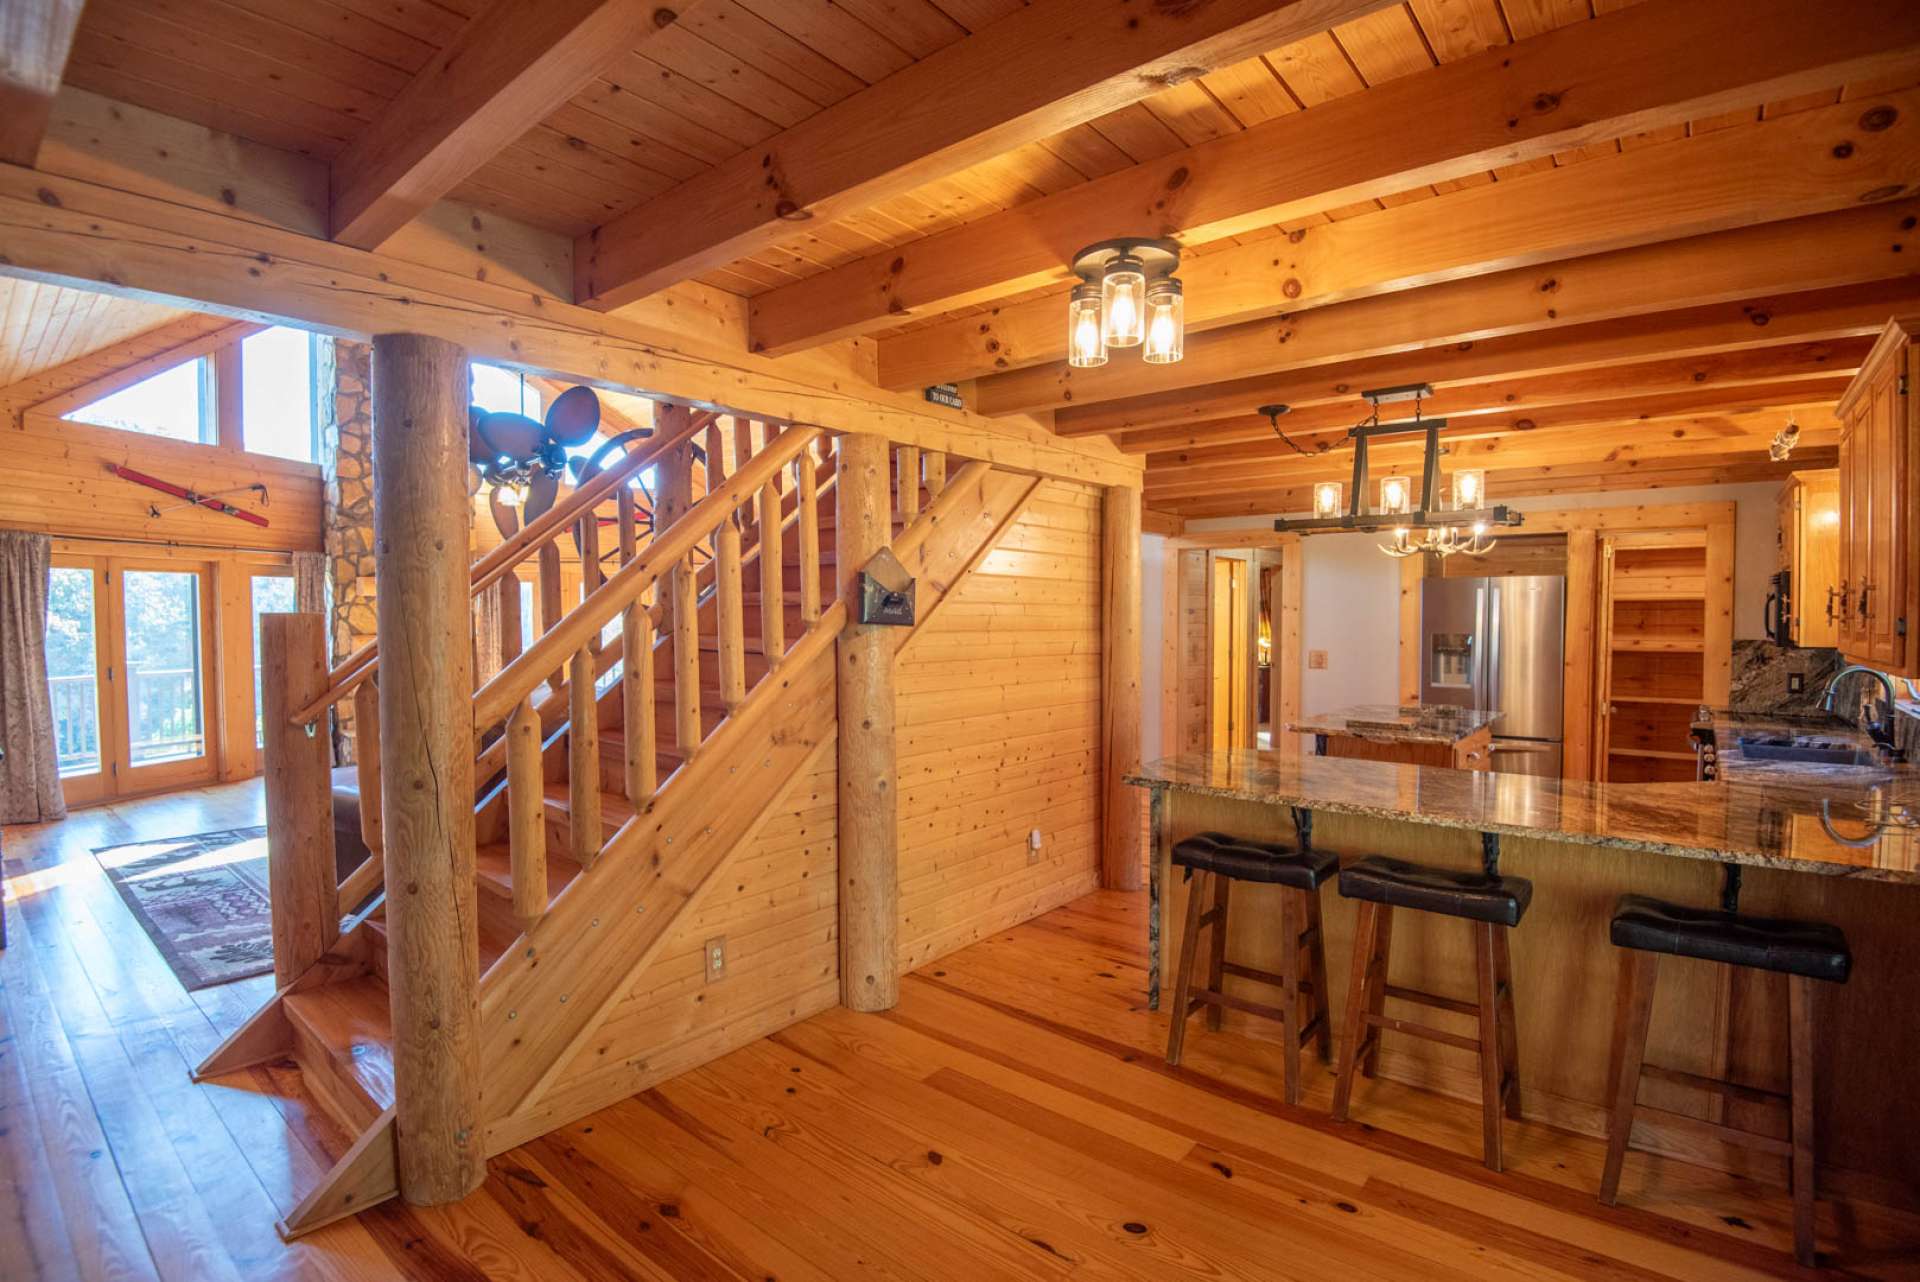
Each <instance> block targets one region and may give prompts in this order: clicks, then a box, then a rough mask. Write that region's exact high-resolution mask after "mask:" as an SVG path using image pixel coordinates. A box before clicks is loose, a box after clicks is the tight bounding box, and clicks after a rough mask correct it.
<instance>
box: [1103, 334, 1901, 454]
mask: <svg viewBox="0 0 1920 1282" xmlns="http://www.w3.org/2000/svg"><path fill="white" fill-rule="evenodd" d="M1873 342H1874V339H1873V337H1872V336H1871V335H1865V334H1863V335H1861V336H1860V337H1858V338H1845V339H1839V340H1836V341H1833V342H1814V343H1785V344H1781V345H1778V346H1774V347H1756V348H1752V349H1750V350H1747V351H1742V352H1727V353H1721V354H1717V355H1711V356H1681V357H1674V358H1671V359H1667V360H1652V361H1640V362H1636V363H1634V364H1628V365H1603V366H1596V367H1594V368H1590V369H1581V370H1567V371H1560V372H1555V373H1552V374H1537V375H1533V376H1530V377H1521V378H1493V379H1485V380H1480V381H1477V382H1467V383H1453V384H1450V385H1447V386H1442V387H1436V388H1435V389H1434V394H1433V395H1432V396H1430V397H1428V398H1426V399H1425V400H1424V401H1423V402H1422V403H1421V407H1420V408H1421V412H1422V414H1423V415H1424V416H1425V417H1427V418H1445V419H1447V420H1448V421H1449V422H1450V424H1451V427H1450V428H1449V432H1450V434H1451V435H1454V436H1467V435H1473V434H1484V433H1485V432H1487V431H1492V430H1506V429H1505V428H1504V427H1490V426H1488V425H1490V424H1508V423H1511V424H1512V425H1513V427H1514V428H1515V429H1517V430H1521V431H1525V430H1527V429H1528V428H1530V427H1533V426H1536V425H1537V422H1538V420H1537V419H1536V418H1535V417H1534V416H1535V415H1537V414H1541V413H1545V414H1547V415H1549V416H1551V415H1552V413H1553V411H1555V410H1558V409H1562V408H1564V407H1566V406H1570V405H1587V404H1593V403H1597V402H1602V401H1609V400H1611V401H1618V400H1622V399H1626V398H1635V397H1639V398H1644V397H1649V396H1679V395H1686V396H1690V397H1694V398H1701V399H1697V400H1696V402H1695V403H1696V404H1709V403H1714V402H1711V401H1709V400H1708V399H1705V398H1714V397H1718V398H1721V399H1723V400H1726V401H1738V400H1742V399H1746V398H1748V397H1750V396H1751V395H1752V394H1753V393H1752V392H1751V391H1750V390H1749V389H1751V388H1756V387H1784V386H1793V385H1795V384H1796V383H1821V384H1825V383H1830V382H1832V381H1833V380H1834V379H1836V378H1839V379H1845V378H1848V377H1851V376H1852V375H1853V374H1854V373H1855V372H1856V371H1857V370H1858V369H1859V367H1860V362H1861V361H1862V360H1864V359H1865V357H1866V354H1867V352H1868V351H1869V350H1870V349H1871V348H1872V346H1873ZM1368 386H1371V387H1380V386H1390V384H1378V383H1369V384H1368ZM1384 409H1385V412H1384V414H1383V417H1384V418H1385V420H1387V421H1390V422H1398V421H1401V420H1404V419H1410V418H1412V417H1413V414H1412V406H1411V405H1408V404H1397V405H1388V406H1386V407H1384ZM1367 413H1368V406H1367V404H1366V402H1364V401H1362V400H1361V399H1360V397H1359V395H1358V393H1357V391H1356V392H1350V393H1348V394H1346V395H1344V396H1340V397H1337V398H1331V399H1328V400H1324V401H1321V402H1319V403H1318V404H1313V405H1305V406H1297V407H1295V408H1294V410H1293V411H1292V412H1291V413H1289V414H1287V415H1285V416H1284V417H1283V418H1281V419H1280V421H1279V424H1278V427H1279V430H1280V431H1282V432H1285V433H1286V434H1287V437H1288V438H1289V439H1290V440H1292V441H1294V442H1295V443H1296V444H1298V445H1299V446H1301V448H1303V449H1309V450H1312V449H1319V448H1325V447H1326V446H1329V445H1333V444H1337V443H1339V442H1340V441H1343V440H1344V439H1345V438H1346V432H1347V429H1348V428H1349V427H1351V426H1352V425H1353V424H1355V423H1357V422H1359V421H1360V420H1361V419H1362V418H1364V417H1365V416H1366V414H1367ZM1274 426H1275V425H1274V424H1273V423H1272V422H1270V421H1269V420H1268V419H1267V418H1265V417H1264V416H1262V415H1259V414H1253V413H1241V414H1238V415H1235V416H1233V417H1230V418H1224V419H1219V420H1216V421H1214V422H1209V423H1181V424H1178V425H1175V426H1172V427H1159V428H1151V429H1148V430H1146V431H1141V432H1132V433H1128V434H1127V435H1124V436H1121V437H1119V438H1118V440H1119V442H1120V446H1121V448H1122V449H1125V450H1128V451H1129V452H1132V453H1141V454H1147V455H1148V456H1149V457H1148V465H1149V466H1152V465H1153V464H1154V463H1155V462H1156V461H1159V460H1162V459H1167V460H1172V459H1177V458H1180V457H1192V458H1199V457H1207V458H1213V457H1220V458H1229V457H1234V456H1235V453H1234V452H1235V450H1237V449H1241V448H1246V449H1249V450H1250V451H1251V452H1250V453H1248V454H1247V455H1246V456H1247V457H1264V455H1263V454H1262V453H1261V451H1264V450H1267V449H1268V448H1269V447H1271V446H1273V445H1274V444H1275V439H1276V438H1275V436H1274ZM1226 447H1233V448H1226ZM1282 448H1284V447H1282Z"/></svg>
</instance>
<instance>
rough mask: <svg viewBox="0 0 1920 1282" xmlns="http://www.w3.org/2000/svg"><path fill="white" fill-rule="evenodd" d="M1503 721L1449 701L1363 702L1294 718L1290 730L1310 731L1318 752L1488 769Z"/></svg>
mask: <svg viewBox="0 0 1920 1282" xmlns="http://www.w3.org/2000/svg"><path fill="white" fill-rule="evenodd" d="M1499 719H1500V714H1499V713H1498V712H1477V711H1474V710H1473V709H1471V708H1455V707H1451V706H1448V705H1446V704H1427V705H1418V704H1415V705H1404V704H1361V705H1359V706H1358V707H1352V708H1342V709H1341V710H1340V711H1338V712H1323V713H1318V714H1316V715H1314V716H1310V717H1298V718H1295V719H1294V720H1293V721H1292V722H1290V723H1289V724H1288V725H1287V729H1288V730H1289V731H1291V732H1292V733H1294V734H1310V735H1312V736H1313V751H1314V755H1315V756H1320V757H1351V758H1354V759H1356V760H1359V761H1398V762H1402V763H1405V764H1407V765H1413V766H1450V767H1452V768H1453V769H1455V770H1490V769H1492V762H1493V726H1494V723H1495V722H1497V721H1498V720H1499Z"/></svg>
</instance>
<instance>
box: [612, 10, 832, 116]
mask: <svg viewBox="0 0 1920 1282" xmlns="http://www.w3.org/2000/svg"><path fill="white" fill-rule="evenodd" d="M647 53H648V56H649V57H651V58H652V59H653V60H654V61H655V62H657V63H659V64H661V65H662V66H664V67H668V68H670V69H672V70H673V71H675V72H677V73H678V74H680V75H682V76H685V77H687V78H688V79H691V80H694V81H696V82H698V83H699V84H700V85H701V86H703V87H704V88H706V89H707V90H709V91H711V92H713V93H716V94H719V95H721V96H722V97H725V98H726V99H728V100H729V101H731V102H734V103H738V104H739V105H740V106H743V107H750V108H751V109H753V110H754V111H755V112H757V113H758V114H760V115H762V116H765V117H766V118H767V119H769V120H771V121H773V122H774V123H775V124H777V125H779V126H781V127H782V128H785V127H786V126H788V125H797V124H799V123H800V122H801V121H802V120H805V119H806V118H807V117H808V116H811V115H812V114H813V113H814V112H816V111H818V110H820V107H821V105H822V104H820V103H818V102H815V101H814V100H813V99H811V98H809V97H807V95H806V94H804V93H802V92H801V91H800V90H798V89H794V88H791V87H789V86H788V85H787V83H786V82H785V81H783V80H781V79H780V78H779V77H777V76H772V75H769V74H767V73H766V72H765V71H762V70H761V69H760V68H759V67H756V66H754V65H753V64H752V63H750V62H748V61H747V60H746V59H744V58H742V57H740V56H739V55H738V54H736V53H735V52H734V51H733V50H731V49H722V48H721V47H720V46H718V45H716V44H714V43H713V42H712V41H710V40H704V39H702V38H701V37H700V36H698V35H696V34H694V32H693V31H692V30H691V29H690V28H689V27H688V26H687V25H686V24H685V23H679V22H676V23H674V24H672V25H671V26H669V27H667V28H666V29H665V30H663V31H661V32H659V33H658V34H657V35H655V36H654V38H653V39H652V40H650V41H648V43H647Z"/></svg>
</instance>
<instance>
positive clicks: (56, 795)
mask: <svg viewBox="0 0 1920 1282" xmlns="http://www.w3.org/2000/svg"><path fill="white" fill-rule="evenodd" d="M52 552H53V546H52V541H51V540H50V539H48V538H47V536H46V535H44V534H25V533H20V532H17V531H11V530H6V531H0V751H4V752H5V754H6V756H5V757H4V759H0V823H10V824H12V823H40V822H43V821H45V820H48V819H59V818H62V817H64V816H65V815H66V813H67V803H66V799H65V798H64V797H63V796H62V795H61V792H60V767H59V765H58V763H57V761H56V760H55V750H54V742H53V697H52V695H51V694H50V693H49V692H48V689H47V589H48V583H49V579H50V574H51V558H52Z"/></svg>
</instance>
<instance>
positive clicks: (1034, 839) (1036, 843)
mask: <svg viewBox="0 0 1920 1282" xmlns="http://www.w3.org/2000/svg"><path fill="white" fill-rule="evenodd" d="M1040 845H1041V836H1040V830H1039V829H1038V828H1035V829H1034V830H1033V831H1032V832H1030V833H1028V834H1027V862H1028V863H1030V864H1037V863H1039V862H1040Z"/></svg>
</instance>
